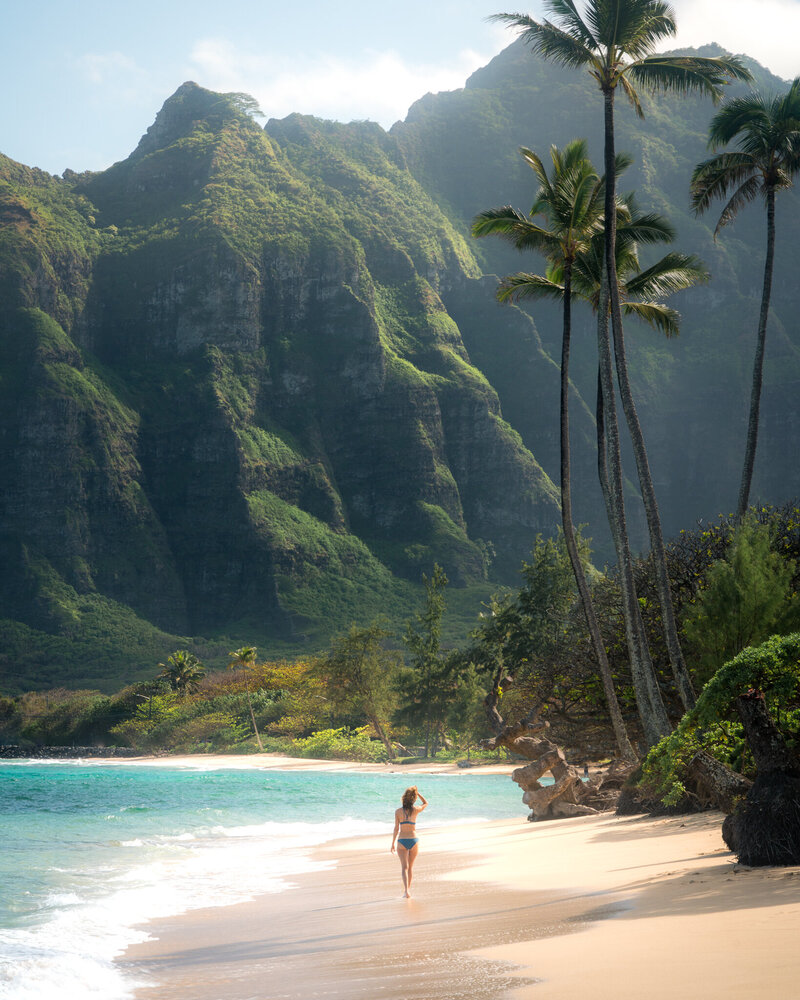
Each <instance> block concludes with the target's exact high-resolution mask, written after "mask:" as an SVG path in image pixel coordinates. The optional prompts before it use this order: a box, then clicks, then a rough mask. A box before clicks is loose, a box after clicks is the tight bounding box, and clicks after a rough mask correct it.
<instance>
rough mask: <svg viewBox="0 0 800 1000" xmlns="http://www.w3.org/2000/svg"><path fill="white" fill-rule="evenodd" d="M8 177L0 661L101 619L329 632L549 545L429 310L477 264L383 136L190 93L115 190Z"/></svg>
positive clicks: (471, 283) (72, 179) (492, 409)
mask: <svg viewBox="0 0 800 1000" xmlns="http://www.w3.org/2000/svg"><path fill="white" fill-rule="evenodd" d="M0 177H1V178H2V181H3V182H4V183H3V194H4V199H5V200H4V206H5V211H6V219H7V220H8V221H7V225H6V227H5V230H4V232H5V234H6V238H7V241H6V243H5V246H4V249H5V252H6V256H5V258H4V268H3V282H4V286H5V288H6V289H7V293H8V294H7V295H6V296H5V303H4V308H3V311H2V334H1V336H2V345H3V347H2V350H3V353H4V361H5V362H6V363H5V364H4V376H3V380H4V383H5V384H4V386H3V388H4V392H3V411H2V438H1V439H0V440H1V441H2V451H0V471H1V473H2V478H3V482H4V491H3V509H2V518H1V519H0V520H1V521H2V540H1V541H0V545H2V549H3V552H4V555H5V567H6V572H5V573H4V576H3V581H2V596H3V601H4V606H5V609H6V610H5V615H6V617H7V619H13V620H14V621H15V624H14V626H13V627H11V626H7V633H6V650H8V649H9V647H10V648H12V649H13V650H14V651H15V652H14V653H13V654H10V653H9V652H8V651H7V652H6V669H8V670H10V671H13V670H16V669H18V667H19V658H20V656H22V658H23V660H25V661H26V662H28V663H30V660H31V658H30V656H29V653H30V650H25V651H23V650H21V649H20V647H21V646H25V645H26V644H32V645H33V646H35V647H38V646H40V645H41V642H42V639H41V636H42V635H48V636H50V637H62V638H67V639H68V638H69V637H70V636H71V635H72V636H74V637H76V638H82V637H83V636H84V633H85V629H86V625H87V616H90V615H92V614H94V615H95V616H97V615H98V614H99V616H100V618H101V619H103V618H105V619H107V620H108V628H109V629H111V630H112V631H114V632H115V633H118V632H119V629H120V623H119V620H118V619H119V618H120V616H123V617H124V616H125V615H132V616H135V618H136V620H137V622H138V623H139V625H141V626H144V625H146V626H147V627H148V628H150V629H160V630H162V632H163V633H166V634H169V635H176V634H177V635H196V636H210V635H232V636H237V637H242V636H245V635H249V634H252V633H255V635H256V636H257V637H260V638H261V640H262V641H265V642H267V643H268V642H269V641H270V637H271V638H272V639H273V640H276V641H279V640H283V641H284V642H286V643H288V644H289V645H295V646H296V645H302V644H303V643H306V644H313V643H315V642H316V643H319V642H321V641H322V640H323V639H324V638H325V637H326V636H327V635H328V634H329V633H330V631H331V630H333V629H336V628H341V627H343V626H344V625H345V624H346V623H347V622H348V621H349V620H351V619H354V618H360V619H364V618H367V617H369V616H372V615H375V614H377V613H378V612H380V611H389V613H390V614H391V613H392V612H395V613H400V612H401V611H404V610H407V608H408V602H409V600H410V599H411V598H412V597H413V594H414V585H415V584H417V583H418V581H419V578H420V574H421V572H423V571H425V570H428V571H429V570H430V568H431V566H432V564H433V563H434V561H438V562H440V563H441V564H442V565H443V566H444V567H445V569H446V571H447V572H448V575H449V576H450V578H451V580H452V581H453V582H454V584H455V585H456V586H459V585H461V586H463V585H467V584H471V583H475V582H477V581H485V580H486V579H487V576H488V575H490V574H491V575H492V577H493V578H494V579H495V580H497V579H511V578H512V576H513V573H514V571H515V569H516V568H517V566H518V565H519V561H520V559H521V558H522V557H523V556H524V555H525V553H526V552H527V551H528V549H529V546H530V544H531V540H532V538H533V537H534V536H535V534H536V533H537V532H539V531H543V532H549V531H552V529H553V526H554V524H555V523H556V522H557V517H558V512H557V495H556V490H555V488H554V486H553V484H552V482H551V481H550V479H549V478H548V477H547V475H546V474H545V473H544V472H543V471H542V469H541V467H540V466H539V465H538V464H537V462H536V460H535V459H534V457H533V455H532V454H531V453H530V451H529V450H528V449H526V448H525V446H524V445H523V443H522V441H521V440H520V438H519V435H518V434H517V433H516V432H515V431H513V430H512V428H511V427H510V426H509V425H508V424H507V423H506V422H505V421H504V419H503V417H502V414H501V412H500V406H499V403H498V398H497V394H496V392H495V390H494V389H493V388H492V386H491V385H490V383H489V382H488V381H487V379H486V377H485V376H484V375H483V374H482V373H481V371H480V370H479V369H478V368H476V367H474V366H473V364H472V363H471V360H470V357H469V354H468V352H467V350H466V348H465V346H464V341H463V337H462V334H461V331H460V329H459V326H458V324H457V323H456V321H455V320H454V319H453V316H452V315H451V314H450V312H449V311H448V309H447V308H446V307H445V304H444V299H445V297H446V296H447V295H448V294H449V293H452V294H455V293H454V290H455V289H462V290H463V289H471V290H472V291H471V292H470V294H472V295H473V296H475V297H477V298H480V299H482V298H484V297H485V294H486V289H485V287H484V286H483V285H482V284H481V282H480V272H479V269H478V267H477V265H476V263H475V260H474V258H473V256H472V253H471V251H470V249H469V247H468V246H467V244H466V242H465V240H464V238H463V236H462V235H460V234H459V233H458V232H457V231H456V229H455V228H454V227H453V225H452V224H451V222H450V221H449V220H448V219H447V217H446V216H445V214H444V213H443V212H442V211H441V209H439V208H438V206H437V205H436V204H435V203H434V201H433V200H432V199H431V198H430V197H429V196H428V195H427V194H426V193H425V191H424V190H423V189H422V187H421V186H420V185H419V184H418V183H417V182H416V181H415V180H414V178H413V177H412V175H411V174H410V173H409V171H408V169H407V167H406V165H405V162H404V158H403V156H402V154H401V152H400V150H399V147H398V144H397V142H396V140H395V139H393V138H392V137H390V136H387V135H386V134H385V133H384V132H383V131H382V130H381V129H380V128H379V127H377V126H373V125H369V124H356V125H349V126H342V125H335V124H332V123H325V122H320V121H316V120H314V119H307V118H300V117H297V116H294V117H291V118H289V119H287V120H285V121H283V122H270V124H269V126H268V128H267V130H266V131H265V130H264V129H262V128H260V127H259V126H258V125H257V124H255V122H254V121H253V120H252V119H251V118H250V117H249V116H248V115H247V114H246V113H245V112H244V111H243V110H242V109H241V108H240V107H239V106H238V105H237V102H236V100H235V99H231V98H229V97H225V96H223V95H219V94H212V93H210V92H208V91H205V90H203V89H202V88H200V87H198V86H196V85H194V84H185V85H184V86H182V87H181V88H180V89H179V90H178V92H177V93H176V94H175V95H174V96H173V97H172V98H170V100H169V101H167V103H166V104H165V106H164V108H163V109H162V111H161V112H160V113H159V115H158V117H157V119H156V121H155V123H154V125H153V126H152V127H151V129H150V130H149V131H148V133H147V135H145V136H144V137H143V139H142V141H141V142H140V144H139V146H138V147H137V149H136V150H135V151H134V153H133V154H132V155H131V156H130V157H129V158H128V159H127V160H125V161H123V162H122V163H118V164H116V165H115V166H114V167H112V168H111V169H109V170H107V171H105V172H104V173H102V174H98V175H80V176H79V175H73V174H70V175H67V176H66V177H65V178H62V179H56V178H51V177H48V176H46V175H41V174H39V173H37V172H33V171H27V170H26V169H25V168H23V167H20V166H19V165H16V164H13V163H10V162H8V161H5V162H4V163H3V165H2V174H0ZM98 602H100V604H101V605H102V613H100V612H98ZM21 630H22V631H21ZM158 640H159V636H158V634H157V633H156V635H150V639H149V641H150V642H151V643H153V644H156V643H157V642H158ZM59 648H63V647H59ZM120 652H121V651H120V650H117V652H116V653H114V654H112V656H111V662H106V663H105V664H104V665H101V664H99V663H97V662H96V657H93V656H92V654H91V653H89V654H88V655H89V658H90V661H92V662H90V663H88V664H85V666H84V670H83V672H84V673H85V674H87V675H89V676H91V675H92V674H96V673H108V674H109V675H112V676H113V675H115V674H117V673H118V672H119V668H120V660H119V656H120ZM161 655H162V656H163V652H162V654H161ZM51 657H52V653H45V654H43V655H42V656H39V657H38V659H39V662H40V664H41V666H42V667H43V669H44V673H45V674H46V675H47V678H48V679H52V678H53V677H54V676H56V675H59V668H58V666H57V665H55V664H53V663H52V662H51ZM139 657H140V654H139V651H138V650H137V651H133V650H129V651H128V660H127V662H128V664H129V665H130V667H134V665H138V663H139V662H140V660H139ZM35 659H36V657H34V660H35ZM123 659H125V657H123ZM144 666H145V664H144V663H143V664H142V668H144ZM146 666H147V669H148V670H149V671H152V661H151V662H150V663H146ZM130 667H129V668H130ZM26 672H30V671H29V669H28V668H26ZM59 676H60V675H59ZM80 676H81V679H83V675H82V674H81V675H80ZM70 679H71V680H76V678H75V676H74V670H73V677H72V678H70Z"/></svg>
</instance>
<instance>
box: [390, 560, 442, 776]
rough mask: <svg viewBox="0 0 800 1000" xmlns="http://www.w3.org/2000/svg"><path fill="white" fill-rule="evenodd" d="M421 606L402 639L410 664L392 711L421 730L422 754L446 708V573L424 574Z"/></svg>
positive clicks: (433, 739) (435, 737) (400, 680)
mask: <svg viewBox="0 0 800 1000" xmlns="http://www.w3.org/2000/svg"><path fill="white" fill-rule="evenodd" d="M422 582H423V584H424V585H425V594H426V599H425V607H424V609H423V610H422V611H420V612H419V613H418V614H417V615H416V616H415V618H414V620H413V621H409V622H408V623H407V624H406V631H405V635H404V636H403V642H404V643H405V645H406V648H407V649H408V651H409V653H410V654H411V666H410V667H409V668H407V669H405V670H403V671H401V673H400V676H399V678H398V689H399V692H400V696H401V699H402V702H403V703H402V705H401V707H400V708H399V710H398V711H397V713H396V718H397V720H398V721H399V722H401V723H403V724H405V725H408V726H410V727H412V728H415V729H418V730H420V731H422V732H423V733H424V740H425V756H426V757H427V756H429V753H430V749H431V745H433V747H434V751H435V748H436V746H437V744H438V740H439V738H440V737H441V735H442V731H443V727H444V723H445V719H446V716H447V711H448V708H449V698H448V690H449V683H448V674H450V673H451V670H450V664H448V659H447V657H446V656H444V655H443V654H442V652H441V645H440V640H441V627H442V615H443V614H444V609H445V599H444V588H445V587H446V586H447V576H446V575H445V572H444V570H443V569H442V567H441V566H439V565H438V564H437V565H434V568H433V575H432V576H431V577H430V578H428V577H427V576H426V575H425V574H424V573H423V575H422Z"/></svg>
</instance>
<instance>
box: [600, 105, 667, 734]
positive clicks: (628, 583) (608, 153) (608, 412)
mask: <svg viewBox="0 0 800 1000" xmlns="http://www.w3.org/2000/svg"><path fill="white" fill-rule="evenodd" d="M603 98H604V109H605V150H604V153H605V178H606V183H605V234H606V238H605V272H606V273H605V281H602V282H601V294H600V308H599V309H598V319H597V349H598V355H599V358H598V360H599V370H600V387H601V390H602V401H603V402H602V405H603V414H604V419H603V426H604V430H605V434H604V438H605V444H604V448H603V452H604V454H603V455H602V459H601V457H600V456H598V461H600V460H602V461H604V462H607V476H606V482H607V489H606V490H605V495H606V508H607V512H608V518H609V524H610V526H611V534H612V537H613V539H614V545H615V548H616V551H617V564H618V568H619V579H620V588H621V590H622V609H623V617H624V619H625V633H626V638H627V643H628V653H629V656H630V661H631V675H632V678H633V685H634V691H635V694H636V705H637V708H638V711H639V716H640V718H641V721H642V727H643V729H644V735H645V739H646V740H647V743H648V744H649V745H651V746H652V745H654V744H655V743H657V742H658V740H659V739H660V738H661V737H662V736H666V735H667V734H668V733H669V732H670V731H671V727H670V724H669V718H668V716H667V713H666V709H665V708H664V702H663V700H662V698H661V692H660V690H659V687H658V681H657V680H656V676H655V670H654V669H653V662H652V659H651V657H650V650H649V648H648V645H647V636H646V634H645V630H644V623H643V622H642V616H641V611H640V609H639V601H638V597H637V594H636V586H635V583H634V579H633V560H632V558H631V551H630V544H629V542H628V532H627V526H626V523H625V499H624V492H623V481H622V459H621V453H620V440H619V424H618V422H617V408H616V401H615V398H614V376H613V368H612V358H611V341H610V336H609V329H608V327H609V322H608V321H609V308H608V305H609V297H610V299H611V301H612V302H613V300H614V298H616V300H617V309H619V287H618V284H617V263H616V253H615V251H616V238H617V213H616V201H617V197H616V194H617V192H616V187H617V185H616V167H615V161H616V151H615V142H614V91H613V90H612V89H608V90H606V89H604V90H603Z"/></svg>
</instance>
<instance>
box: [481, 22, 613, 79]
mask: <svg viewBox="0 0 800 1000" xmlns="http://www.w3.org/2000/svg"><path fill="white" fill-rule="evenodd" d="M488 20H489V21H502V22H503V23H504V24H508V25H509V26H510V27H512V28H517V29H518V31H519V35H520V38H522V40H523V42H525V44H526V45H529V46H530V47H531V49H532V50H533V51H534V52H537V53H539V55H542V56H544V58H545V59H552V60H553V62H556V63H559V64H560V65H562V66H569V67H570V68H572V69H577V68H580V67H583V66H585V65H586V64H587V63H589V62H591V61H592V58H593V52H592V48H591V47H590V45H589V44H586V43H584V42H583V41H581V39H580V38H576V37H574V36H573V35H572V34H571V33H570V32H568V31H563V30H562V29H561V28H559V27H557V26H556V25H555V24H552V23H551V22H550V21H534V19H533V18H532V17H530V16H529V15H528V14H492V16H491V17H489V18H488Z"/></svg>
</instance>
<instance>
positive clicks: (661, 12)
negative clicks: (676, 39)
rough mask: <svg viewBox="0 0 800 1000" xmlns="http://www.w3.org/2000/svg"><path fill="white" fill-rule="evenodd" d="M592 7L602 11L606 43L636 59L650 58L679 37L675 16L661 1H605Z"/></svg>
mask: <svg viewBox="0 0 800 1000" xmlns="http://www.w3.org/2000/svg"><path fill="white" fill-rule="evenodd" d="M592 6H593V7H596V8H597V10H598V30H599V32H600V38H601V41H602V43H603V44H604V45H605V46H607V47H608V48H609V49H612V50H613V49H616V50H617V51H622V52H625V53H627V54H628V55H629V56H630V58H632V59H641V58H642V57H644V56H646V55H648V53H650V52H652V51H653V50H654V49H655V47H656V45H657V44H658V42H659V41H661V40H662V39H664V38H669V37H671V36H672V35H674V34H675V30H676V27H675V12H674V10H673V9H672V7H671V6H670V5H669V4H667V3H663V2H661V0H605V2H602V3H597V4H593V5H592ZM601 24H602V28H601V27H600V25H601Z"/></svg>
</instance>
